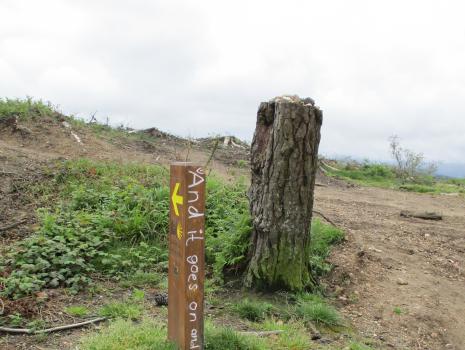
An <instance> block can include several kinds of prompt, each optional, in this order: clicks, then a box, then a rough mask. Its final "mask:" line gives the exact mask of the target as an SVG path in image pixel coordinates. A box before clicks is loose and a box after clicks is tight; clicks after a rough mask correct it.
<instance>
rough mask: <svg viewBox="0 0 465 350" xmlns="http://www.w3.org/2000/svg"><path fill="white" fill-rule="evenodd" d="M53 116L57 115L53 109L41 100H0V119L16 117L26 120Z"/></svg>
mask: <svg viewBox="0 0 465 350" xmlns="http://www.w3.org/2000/svg"><path fill="white" fill-rule="evenodd" d="M55 114H57V112H56V109H55V107H53V106H52V105H51V104H50V103H44V102H42V101H41V100H38V101H34V100H33V99H32V98H30V97H28V98H26V99H24V100H22V99H9V98H6V99H3V98H0V119H2V118H5V119H6V118H10V117H18V118H19V119H22V120H26V119H30V118H40V117H45V116H51V115H55Z"/></svg>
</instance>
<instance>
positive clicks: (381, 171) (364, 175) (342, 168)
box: [326, 162, 465, 194]
mask: <svg viewBox="0 0 465 350" xmlns="http://www.w3.org/2000/svg"><path fill="white" fill-rule="evenodd" d="M337 168H338V170H337V171H336V170H333V169H329V168H326V170H327V173H328V174H329V175H330V176H333V177H336V178H341V179H344V180H347V181H350V182H354V183H357V184H359V185H363V186H373V187H381V188H392V189H398V190H403V191H409V192H418V193H462V194H463V193H465V179H442V178H435V177H433V176H430V175H427V174H419V175H418V176H417V177H416V178H415V179H407V180H405V179H401V178H399V177H397V175H396V172H395V171H394V168H393V167H392V166H390V165H386V164H377V163H368V162H364V163H357V162H350V163H339V164H337Z"/></svg>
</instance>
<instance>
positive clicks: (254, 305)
mask: <svg viewBox="0 0 465 350" xmlns="http://www.w3.org/2000/svg"><path fill="white" fill-rule="evenodd" d="M272 309H273V305H272V304H270V303H267V302H263V301H256V300H249V299H247V298H246V299H244V300H241V301H240V302H238V303H236V304H235V305H234V307H233V310H234V311H235V312H236V313H237V314H238V315H239V317H241V318H244V319H247V320H249V321H252V322H260V321H263V320H264V319H265V317H266V316H268V315H270V313H271V311H272Z"/></svg>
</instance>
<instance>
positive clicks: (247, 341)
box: [205, 323, 270, 350]
mask: <svg viewBox="0 0 465 350" xmlns="http://www.w3.org/2000/svg"><path fill="white" fill-rule="evenodd" d="M267 349H270V348H269V347H268V346H267V345H266V342H265V340H263V339H260V338H257V337H254V336H246V335H241V334H239V333H238V332H236V331H234V330H232V329H231V328H223V327H215V326H213V325H212V324H211V323H207V327H206V331H205V350H267Z"/></svg>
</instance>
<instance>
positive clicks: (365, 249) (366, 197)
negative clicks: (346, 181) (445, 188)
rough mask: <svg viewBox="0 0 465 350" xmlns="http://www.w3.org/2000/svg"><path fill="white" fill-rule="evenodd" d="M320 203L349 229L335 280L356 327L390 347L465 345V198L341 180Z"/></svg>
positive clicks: (320, 194)
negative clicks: (435, 215) (428, 217)
mask: <svg viewBox="0 0 465 350" xmlns="http://www.w3.org/2000/svg"><path fill="white" fill-rule="evenodd" d="M316 208H317V209H319V210H321V211H323V212H324V213H325V214H326V215H327V216H328V217H330V218H331V219H332V220H334V221H335V222H336V223H337V224H338V225H339V226H340V227H342V228H343V229H344V230H345V231H346V232H347V234H348V242H347V244H345V245H342V246H341V248H340V249H338V250H337V251H335V252H334V253H333V257H332V260H333V262H334V263H335V264H336V265H337V267H336V269H335V271H334V274H333V275H332V277H331V280H330V281H328V282H329V283H330V285H332V286H333V290H334V291H335V293H336V294H337V295H338V300H339V301H340V304H341V311H342V312H343V313H344V314H345V315H346V316H347V317H348V318H349V319H350V320H351V321H352V323H353V325H354V327H355V328H357V329H359V330H360V331H361V332H362V334H364V335H365V336H366V337H367V338H373V339H374V340H376V343H377V344H380V345H381V347H382V348H387V349H389V348H390V349H456V350H463V349H465V274H464V265H465V258H464V253H465V198H463V197H458V196H448V195H428V194H415V193H407V192H399V191H392V190H384V189H376V188H366V187H348V186H342V185H339V186H329V187H319V188H317V190H316ZM402 209H412V210H427V211H436V212H439V213H442V214H443V215H444V220H443V221H425V220H421V219H407V218H402V217H400V216H399V212H400V211H401V210H402ZM395 311H397V313H396V312H395ZM398 313H400V314H398Z"/></svg>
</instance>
